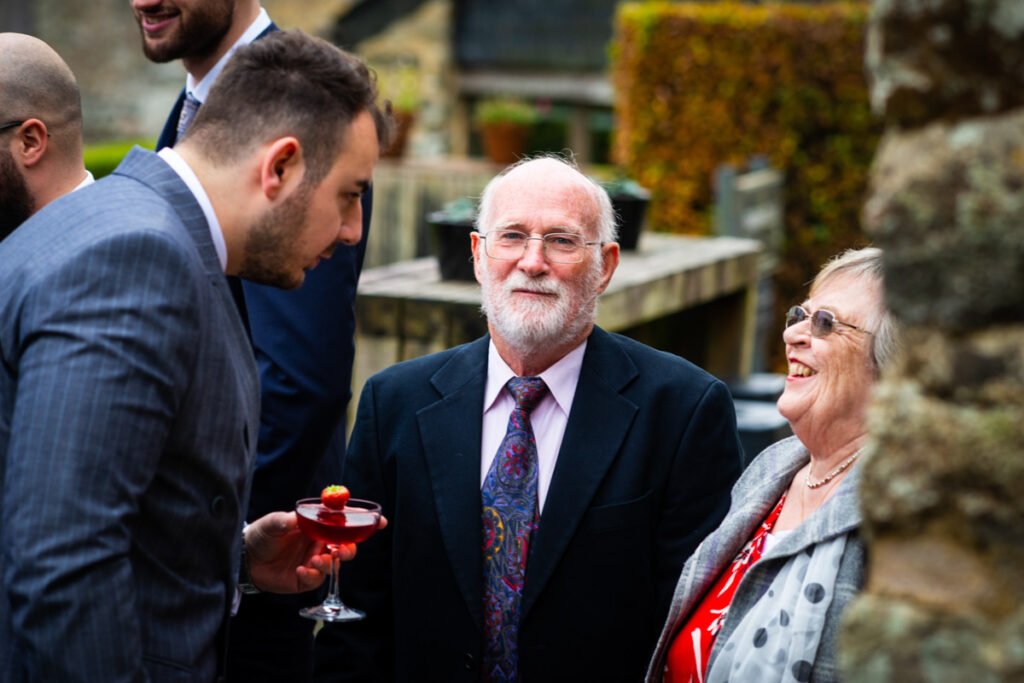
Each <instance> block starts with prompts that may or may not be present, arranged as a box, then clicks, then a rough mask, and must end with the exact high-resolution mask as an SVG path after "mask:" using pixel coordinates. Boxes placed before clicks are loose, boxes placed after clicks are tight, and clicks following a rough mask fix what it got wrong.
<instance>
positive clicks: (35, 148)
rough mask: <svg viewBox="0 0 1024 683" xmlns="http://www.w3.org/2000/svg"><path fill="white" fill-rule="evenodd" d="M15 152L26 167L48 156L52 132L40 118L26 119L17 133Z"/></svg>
mask: <svg viewBox="0 0 1024 683" xmlns="http://www.w3.org/2000/svg"><path fill="white" fill-rule="evenodd" d="M15 136H16V138H17V139H16V141H15V145H14V153H15V155H16V156H17V157H18V160H19V161H20V162H21V165H22V166H23V167H25V168H31V167H33V166H35V165H36V164H38V163H39V162H40V161H42V159H43V157H44V156H46V147H47V145H48V144H49V141H50V132H49V131H48V130H47V129H46V124H45V123H43V122H42V121H40V120H39V119H26V120H25V123H23V124H21V127H20V128H19V129H18V131H17V133H15Z"/></svg>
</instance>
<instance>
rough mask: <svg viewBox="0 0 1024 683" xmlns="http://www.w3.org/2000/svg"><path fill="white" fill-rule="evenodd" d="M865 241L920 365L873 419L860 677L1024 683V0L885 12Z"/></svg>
mask: <svg viewBox="0 0 1024 683" xmlns="http://www.w3.org/2000/svg"><path fill="white" fill-rule="evenodd" d="M868 43H869V47H868V66H869V69H870V71H871V74H872V79H873V85H872V97H873V101H874V105H875V107H876V109H877V111H878V112H879V113H880V114H882V115H883V116H884V117H885V120H886V123H887V133H886V135H885V137H884V139H883V142H882V144H881V146H880V148H879V151H878V155H877V157H876V160H875V166H874V171H873V180H872V188H871V193H870V197H869V199H868V202H867V204H866V206H865V211H864V222H865V227H866V228H867V229H868V230H869V231H870V232H871V234H872V235H873V236H874V238H875V241H876V243H877V244H878V245H879V246H881V247H883V248H884V249H885V252H886V257H885V260H886V287H887V300H888V303H889V306H890V307H891V308H892V310H893V311H894V312H895V313H896V315H897V316H898V317H899V318H900V320H901V321H902V323H903V325H904V327H905V335H906V339H905V341H906V352H905V354H904V357H903V358H902V360H901V361H900V362H899V363H898V365H897V367H896V368H895V370H894V371H893V372H892V373H891V374H890V375H889V376H888V377H887V378H885V379H884V381H883V382H882V384H881V386H880V389H879V391H878V394H877V397H876V402H875V406H874V408H873V411H872V418H871V432H872V446H871V451H872V453H871V456H870V458H868V459H867V460H866V462H865V463H864V481H863V487H862V490H861V494H862V501H863V503H862V504H863V507H864V513H865V533H866V536H867V539H868V542H869V557H870V570H869V573H868V577H869V579H868V584H867V589H866V592H865V593H864V594H863V595H862V596H861V597H860V598H859V599H858V600H857V601H856V602H855V603H854V604H853V606H852V607H851V609H850V611H849V613H848V618H847V621H846V625H845V633H844V638H843V642H842V653H843V655H842V664H843V667H844V670H845V672H846V679H845V680H847V681H854V682H864V683H868V682H870V683H887V682H893V683H896V682H899V683H913V682H916V681H934V682H942V681H949V682H950V683H952V682H954V681H955V682H963V681H971V682H976V683H981V682H985V683H996V682H1002V681H1011V680H1013V681H1020V680H1024V497H1022V495H1021V492H1022V491H1024V107H1022V104H1024V68H1022V67H1024V3H1022V2H1020V0H929V1H928V2H921V1H918V0H876V2H875V4H874V7H873V16H872V21H871V28H870V34H869V41H868Z"/></svg>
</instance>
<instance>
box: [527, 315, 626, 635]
mask: <svg viewBox="0 0 1024 683" xmlns="http://www.w3.org/2000/svg"><path fill="white" fill-rule="evenodd" d="M638 374H639V373H638V371H637V369H636V366H635V365H634V364H633V361H632V360H631V359H630V358H629V356H627V355H626V354H625V353H623V352H622V350H621V349H620V348H619V347H618V346H617V345H616V344H615V342H614V340H613V339H612V337H611V336H610V335H609V334H608V333H607V332H604V331H603V330H601V329H599V328H596V327H595V328H594V331H593V333H592V334H591V335H590V338H589V341H588V342H587V351H586V354H585V355H584V357H583V367H582V368H581V370H580V379H579V384H578V385H577V387H576V397H575V398H574V399H573V404H572V409H571V410H570V412H569V423H568V425H567V426H566V430H565V436H564V437H563V439H562V446H561V449H560V450H559V452H558V462H557V464H556V465H555V472H554V475H553V476H552V479H551V486H550V488H549V489H548V495H547V499H546V501H545V503H544V510H543V513H542V515H541V519H540V528H539V530H538V531H537V533H536V537H535V538H534V539H533V544H534V545H533V550H532V553H531V555H530V559H529V564H528V565H527V570H526V576H527V580H526V588H525V590H524V594H523V610H522V615H523V617H525V616H526V614H527V613H528V612H529V611H530V608H531V607H532V605H533V603H534V602H536V600H537V597H538V596H539V595H540V594H541V592H542V591H543V590H544V586H545V585H546V584H547V582H548V579H550V578H551V574H552V572H553V571H554V569H555V567H556V566H557V564H558V561H559V559H560V558H561V556H562V554H563V553H564V552H565V548H566V546H567V545H568V544H569V540H570V539H571V538H572V537H573V535H574V534H575V533H576V529H577V527H578V526H579V524H580V521H581V520H582V519H583V515H584V513H585V512H586V511H587V509H588V508H589V507H590V504H591V501H592V500H593V498H594V495H595V494H596V492H597V489H598V487H599V486H600V485H601V482H602V481H603V480H604V477H605V474H606V473H607V472H608V469H609V468H610V467H611V465H612V463H613V462H614V460H615V456H616V455H617V454H618V453H619V451H620V450H621V446H622V442H623V440H624V439H625V437H626V434H627V432H628V431H629V427H630V425H631V424H632V423H633V419H634V418H635V416H636V412H637V406H636V404H634V403H633V402H632V401H630V400H629V399H627V398H625V397H623V396H622V394H621V392H622V389H623V388H624V387H625V386H626V385H627V384H628V383H629V382H630V381H632V380H633V379H634V378H635V377H636V376H637V375H638Z"/></svg>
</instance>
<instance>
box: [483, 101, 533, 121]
mask: <svg viewBox="0 0 1024 683" xmlns="http://www.w3.org/2000/svg"><path fill="white" fill-rule="evenodd" d="M473 120H474V121H475V122H476V123H477V124H478V125H487V124H490V123H517V124H521V125H526V126H528V125H531V124H532V123H533V122H534V121H536V120H537V110H536V109H535V108H534V107H533V105H532V104H530V103H529V102H527V101H526V100H524V99H521V98H518V97H490V98H486V99H483V100H480V101H479V102H478V103H477V105H476V109H474V111H473Z"/></svg>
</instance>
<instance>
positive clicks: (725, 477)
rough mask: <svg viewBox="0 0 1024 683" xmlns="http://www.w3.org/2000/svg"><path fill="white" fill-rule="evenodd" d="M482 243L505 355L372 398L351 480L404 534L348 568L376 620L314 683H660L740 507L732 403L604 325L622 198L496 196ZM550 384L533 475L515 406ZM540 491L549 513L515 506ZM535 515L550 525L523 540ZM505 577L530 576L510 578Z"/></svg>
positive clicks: (426, 371) (520, 175)
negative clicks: (681, 584)
mask: <svg viewBox="0 0 1024 683" xmlns="http://www.w3.org/2000/svg"><path fill="white" fill-rule="evenodd" d="M477 229H478V231H479V232H477V233H474V234H473V235H472V248H473V257H474V263H475V268H476V276H477V280H478V281H479V282H480V284H481V288H482V298H483V308H484V311H485V313H486V315H487V324H488V329H489V335H488V336H485V337H483V338H481V339H479V340H477V341H475V342H471V343H469V344H466V345H463V346H460V347H456V348H454V349H450V350H448V351H443V352H441V353H437V354H433V355H430V356H426V357H423V358H419V359H415V360H411V361H408V362H405V363H400V364H398V365H395V366H393V367H391V368H389V369H387V370H384V371H383V372H381V373H378V374H377V375H375V376H374V377H372V378H371V379H370V380H369V381H368V382H367V384H366V386H365V388H364V390H363V393H362V396H361V397H360V400H359V410H358V414H357V417H356V424H355V426H354V429H353V432H352V441H351V443H350V445H349V449H348V453H347V455H346V458H345V471H344V476H345V479H346V483H347V485H348V486H349V487H350V488H352V490H354V491H358V492H359V494H360V495H361V496H363V497H366V498H370V499H373V500H377V501H379V502H380V503H381V504H382V506H383V509H384V513H385V514H386V515H387V517H388V519H389V520H391V524H390V525H389V526H388V528H387V529H386V530H384V531H382V532H380V533H378V534H377V535H376V536H374V537H373V538H371V539H369V540H368V541H366V542H364V543H363V544H362V545H361V546H360V550H359V557H358V558H357V560H356V561H355V562H352V563H348V564H346V565H345V566H343V567H342V573H341V583H340V585H341V592H342V599H343V600H344V601H345V603H346V604H348V605H351V606H352V607H356V608H360V609H363V610H365V611H366V612H367V617H366V619H365V620H364V621H361V622H357V623H349V624H330V625H326V626H325V627H324V629H323V630H322V631H321V632H320V633H319V635H318V636H317V641H316V647H315V650H316V658H317V663H316V673H315V678H316V680H317V681H359V682H360V683H366V682H369V681H407V682H409V683H413V682H415V683H425V682H430V681H437V682H439V683H440V682H442V681H443V682H445V683H452V682H455V681H513V682H514V681H525V682H527V683H530V682H532V681H588V682H590V681H616V682H618V681H638V680H641V679H642V678H643V676H644V672H645V670H646V666H647V661H648V659H649V658H650V655H651V652H652V651H653V648H654V645H655V642H656V639H657V635H658V632H659V629H660V626H661V623H662V621H663V619H664V616H665V614H666V611H667V609H668V606H669V600H670V598H671V596H672V591H673V588H674V587H675V581H676V579H677V578H678V576H679V570H680V568H681V567H682V565H683V562H684V561H685V560H686V558H687V557H688V556H689V555H690V553H692V552H693V550H694V548H696V546H697V544H698V543H699V542H700V541H701V539H703V538H704V536H705V535H706V534H707V533H708V532H710V531H711V530H713V529H714V528H715V527H716V525H717V524H718V523H719V522H720V521H721V519H722V518H723V516H724V515H725V512H726V510H727V509H728V507H729V491H730V488H731V486H732V484H733V482H734V481H735V479H736V478H737V476H738V475H739V472H740V462H741V453H740V445H739V439H738V436H737V432H736V418H735V414H734V411H733V407H732V400H731V398H730V396H729V392H728V390H727V389H726V387H725V385H724V384H722V382H720V381H718V380H716V379H715V378H714V377H711V376H710V375H708V374H707V373H706V372H704V371H702V370H700V369H699V368H697V367H696V366H694V365H692V364H690V363H688V362H687V361H685V360H683V359H682V358H679V357H678V356H674V355H671V354H668V353H664V352H661V351H656V350H654V349H652V348H650V347H648V346H644V345H643V344H640V343H638V342H636V341H633V340H631V339H628V338H626V337H623V336H619V335H615V334H609V333H608V332H605V331H604V330H602V329H600V328H599V327H596V326H595V324H594V321H595V315H596V305H597V298H598V296H599V295H600V294H601V292H603V291H604V289H605V287H606V286H607V285H608V282H609V281H610V280H611V277H612V274H613V273H614V272H615V269H616V267H617V266H618V262H619V245H618V244H617V243H616V242H615V222H614V217H613V214H612V208H611V202H610V200H609V199H608V195H607V194H606V193H605V191H604V190H603V189H602V188H601V186H600V185H598V184H597V183H595V182H593V181H592V180H591V179H589V178H587V177H586V176H584V175H583V174H582V173H580V172H579V170H578V169H576V168H575V167H574V166H572V165H571V164H569V163H567V162H565V161H562V160H560V159H557V158H546V157H545V158H540V159H535V160H530V161H526V162H523V163H520V164H519V165H517V166H514V167H512V168H511V169H510V170H508V171H506V172H505V173H503V174H502V175H499V176H498V177H497V178H495V179H494V180H492V181H491V183H490V184H489V185H488V186H487V188H486V189H485V190H484V193H483V197H482V199H481V202H480V214H479V218H478V219H477ZM680 333H681V334H685V333H686V331H685V330H681V331H680ZM537 377H539V378H540V380H543V385H542V386H545V387H546V389H545V390H543V391H542V392H541V395H542V396H543V398H541V399H540V401H539V403H536V407H534V408H533V409H532V413H530V417H529V420H528V422H529V424H531V425H532V427H531V429H532V433H533V436H534V443H535V451H536V453H535V456H536V457H535V458H534V457H533V456H529V457H527V456H524V455H523V454H526V453H529V451H530V448H528V447H526V446H524V445H523V443H522V441H518V440H517V439H519V438H520V437H521V435H522V430H523V426H522V424H523V422H524V420H523V418H522V416H521V415H520V416H519V417H517V418H516V419H512V418H511V417H510V415H512V416H515V415H516V412H515V411H513V410H512V407H513V406H514V405H516V404H517V400H516V399H513V398H512V396H511V395H510V392H506V391H505V387H506V383H508V384H509V385H510V386H511V387H515V386H517V385H519V384H521V383H523V380H522V379H516V378H528V379H526V381H527V382H536V379H535V378H537ZM544 391H546V392H547V393H546V394H544ZM524 410H525V409H524ZM506 427H508V428H507V429H506ZM527 431H528V430H527ZM517 434H518V435H519V436H517ZM499 444H501V446H500V447H499ZM506 444H512V445H511V447H507V446H506ZM492 466H493V469H492ZM531 472H533V474H531ZM523 473H525V474H523ZM523 477H525V480H526V481H528V482H529V481H532V482H533V483H530V484H529V486H527V487H526V490H527V491H531V492H530V493H528V494H523V493H522V489H517V488H515V487H514V486H510V487H509V488H504V486H505V485H504V481H507V482H510V484H514V482H516V481H522V480H523V479H522V478H523ZM503 480H504V481H503ZM533 489H535V490H533ZM505 498H507V499H508V500H513V499H515V500H516V501H519V502H517V503H516V504H515V505H513V506H512V507H513V508H515V510H514V511H513V510H510V507H509V503H507V502H505V500H504V499H505ZM485 501H487V502H485ZM520 513H525V514H526V515H527V519H529V518H530V515H536V516H535V517H533V520H534V521H533V522H531V523H530V524H535V525H536V526H535V527H533V530H532V532H531V531H525V532H523V535H515V536H513V535H512V529H513V527H512V526H511V525H510V524H508V523H507V522H508V521H510V520H512V521H514V520H515V515H516V514H520ZM499 518H500V519H501V520H502V521H501V523H500V524H498V523H495V521H494V520H495V519H499ZM520 528H521V529H522V528H524V527H520ZM526 528H529V526H527V527H526ZM510 539H512V541H511V542H510ZM499 548H500V552H499V551H498V550H497V549H499ZM508 557H514V558H516V561H517V562H519V563H520V564H518V565H516V568H515V569H514V570H510V571H509V572H508V573H500V572H495V571H494V570H493V567H494V566H495V564H496V563H495V558H508ZM499 561H500V562H503V561H504V559H500V560H499ZM524 567H525V569H524ZM485 568H486V571H487V575H488V577H489V579H488V580H487V581H485ZM495 578H497V580H495ZM498 608H500V609H498Z"/></svg>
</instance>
